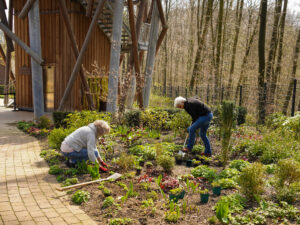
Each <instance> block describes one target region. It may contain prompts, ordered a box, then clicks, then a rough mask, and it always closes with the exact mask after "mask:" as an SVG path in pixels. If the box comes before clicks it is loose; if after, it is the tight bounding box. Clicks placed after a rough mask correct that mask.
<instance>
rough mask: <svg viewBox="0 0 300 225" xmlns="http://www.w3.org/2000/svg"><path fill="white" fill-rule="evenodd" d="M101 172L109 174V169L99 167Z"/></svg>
mask: <svg viewBox="0 0 300 225" xmlns="http://www.w3.org/2000/svg"><path fill="white" fill-rule="evenodd" d="M99 170H100V171H102V172H107V171H108V169H107V168H105V167H103V166H99Z"/></svg>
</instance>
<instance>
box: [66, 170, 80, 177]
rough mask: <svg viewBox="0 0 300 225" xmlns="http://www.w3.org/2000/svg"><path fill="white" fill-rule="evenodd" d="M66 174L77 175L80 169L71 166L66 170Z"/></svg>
mask: <svg viewBox="0 0 300 225" xmlns="http://www.w3.org/2000/svg"><path fill="white" fill-rule="evenodd" d="M64 174H65V175H67V176H75V175H76V174H78V170H77V169H76V168H69V169H67V170H65V171H64Z"/></svg>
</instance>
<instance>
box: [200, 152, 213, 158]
mask: <svg viewBox="0 0 300 225" xmlns="http://www.w3.org/2000/svg"><path fill="white" fill-rule="evenodd" d="M200 155H202V156H206V157H211V153H205V152H202V153H201V154H200Z"/></svg>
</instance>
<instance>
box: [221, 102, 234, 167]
mask: <svg viewBox="0 0 300 225" xmlns="http://www.w3.org/2000/svg"><path fill="white" fill-rule="evenodd" d="M235 119H236V109H235V104H234V102H231V101H224V102H222V106H221V108H220V129H221V130H220V131H221V136H222V163H223V166H224V167H225V165H226V163H227V160H228V157H229V153H230V149H231V146H230V138H231V134H232V129H233V127H234V122H235Z"/></svg>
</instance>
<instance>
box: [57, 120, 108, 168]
mask: <svg viewBox="0 0 300 225" xmlns="http://www.w3.org/2000/svg"><path fill="white" fill-rule="evenodd" d="M109 131H110V126H109V125H108V123H107V122H105V121H104V120H96V121H94V122H93V123H90V124H89V125H88V126H84V127H80V128H78V129H77V130H75V131H74V132H73V133H71V134H69V135H68V136H67V137H66V138H65V139H64V141H63V142H62V144H61V147H60V149H61V151H62V154H63V155H64V156H66V157H67V158H68V159H69V164H71V166H75V164H76V163H77V161H86V160H90V161H91V162H93V163H94V162H96V161H97V162H98V163H99V165H101V166H100V167H99V169H100V170H102V171H104V172H106V171H107V170H108V169H107V167H108V166H107V164H106V163H105V162H104V161H103V160H102V158H101V156H100V154H99V151H98V149H97V147H96V143H97V139H98V138H99V137H100V136H103V135H105V134H107V133H109Z"/></svg>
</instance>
